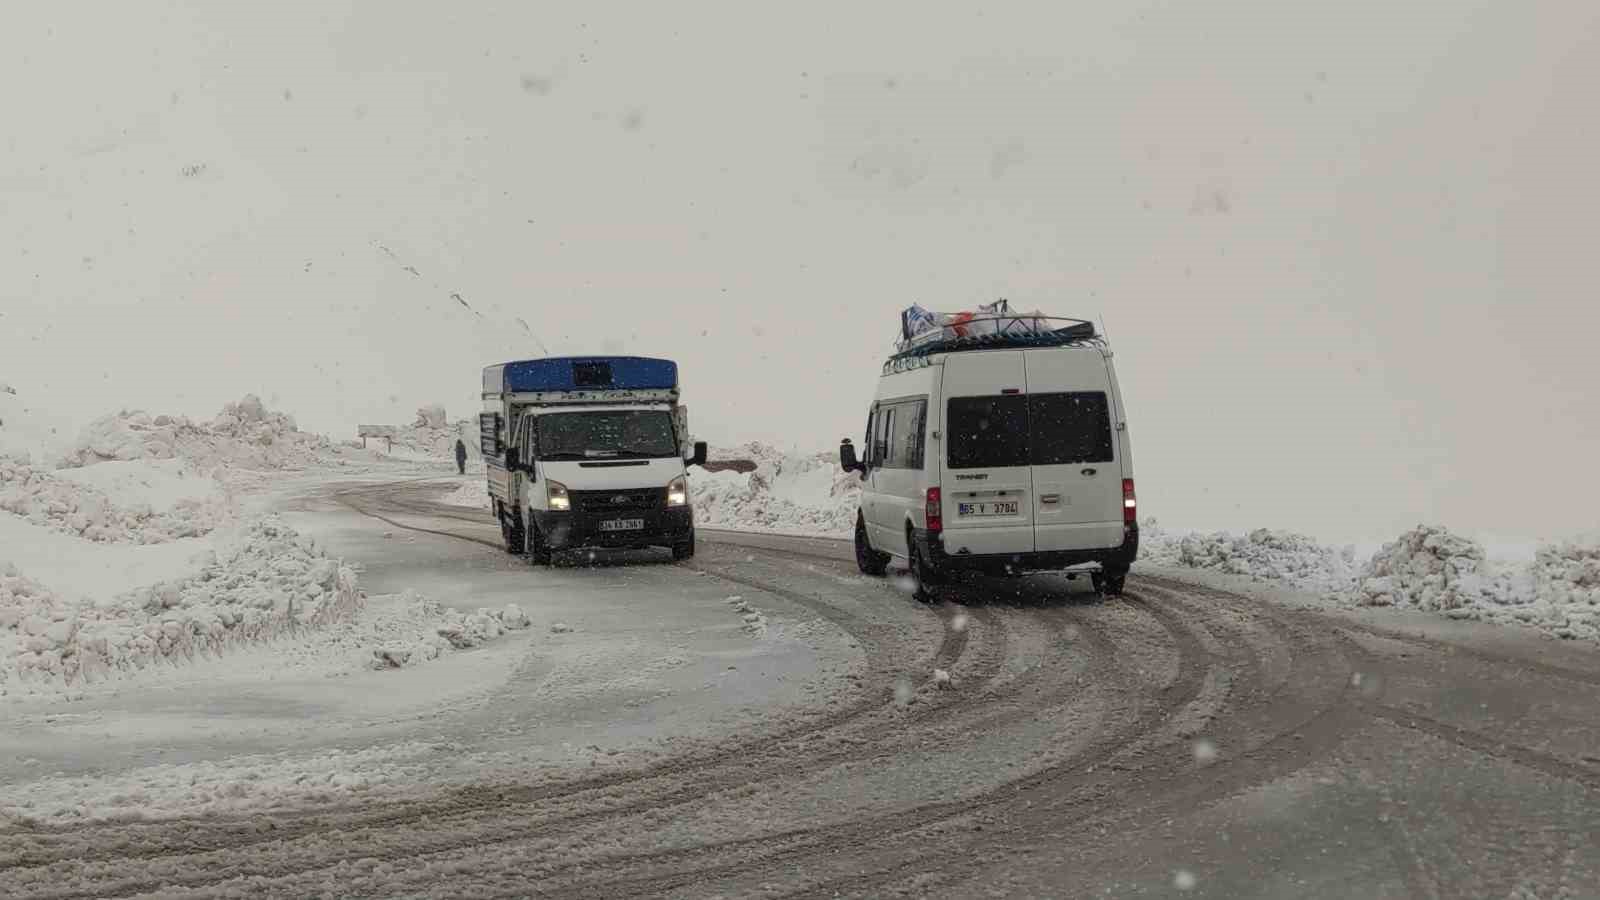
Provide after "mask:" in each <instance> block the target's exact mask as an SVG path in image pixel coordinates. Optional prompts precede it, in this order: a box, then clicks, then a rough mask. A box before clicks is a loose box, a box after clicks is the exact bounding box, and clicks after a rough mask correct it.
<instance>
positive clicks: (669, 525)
mask: <svg viewBox="0 0 1600 900" xmlns="http://www.w3.org/2000/svg"><path fill="white" fill-rule="evenodd" d="M633 519H638V520H641V521H642V522H643V525H644V527H642V528H630V529H622V530H616V529H611V528H604V527H602V525H601V523H602V522H615V521H628V520H633ZM533 521H534V524H535V525H536V526H538V528H539V535H540V537H541V538H543V539H544V542H545V546H547V547H549V548H550V549H552V550H583V549H591V548H592V549H596V550H600V549H605V550H627V549H637V548H643V547H671V546H672V545H674V544H677V543H680V542H682V541H686V540H688V539H689V535H690V534H692V533H694V510H693V509H691V508H690V507H687V506H677V507H671V508H666V509H648V510H629V511H627V512H620V513H594V512H589V511H584V510H573V511H571V512H548V511H535V512H534V513H533Z"/></svg>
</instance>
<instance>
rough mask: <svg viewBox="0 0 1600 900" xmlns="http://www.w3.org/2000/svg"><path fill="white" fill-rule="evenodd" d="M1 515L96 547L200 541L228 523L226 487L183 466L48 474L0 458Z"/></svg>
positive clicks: (147, 464) (148, 464) (117, 466)
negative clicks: (15, 516) (113, 544)
mask: <svg viewBox="0 0 1600 900" xmlns="http://www.w3.org/2000/svg"><path fill="white" fill-rule="evenodd" d="M113 497H115V498H117V499H118V500H121V501H122V502H121V503H118V502H117V501H115V500H113V499H112V498H113ZM0 510H4V511H6V512H9V513H12V514H15V515H18V516H21V517H23V518H25V519H27V520H28V521H29V522H31V523H32V524H34V525H37V526H40V527H42V528H49V529H51V530H53V531H59V532H61V533H63V534H70V535H74V536H76V537H81V538H84V539H86V540H90V541H95V542H97V543H133V544H160V543H165V542H167V541H173V540H177V539H179V538H186V537H198V536H200V535H204V534H209V533H210V532H211V531H212V530H214V529H215V528H217V527H218V526H219V525H220V524H221V523H222V522H224V521H226V520H227V518H228V506H227V500H226V497H225V496H224V495H223V493H222V490H221V485H220V484H218V482H217V481H216V480H215V479H212V478H207V477H205V476H203V475H200V474H198V473H196V472H194V471H193V469H192V468H191V467H190V466H189V465H188V464H187V463H186V462H184V461H183V460H164V461H141V462H125V463H105V464H102V465H99V466H95V467H93V468H91V469H74V470H65V471H61V472H47V471H45V470H43V469H38V468H35V467H33V466H30V465H28V464H26V463H21V462H16V461H13V460H9V459H6V458H4V457H0Z"/></svg>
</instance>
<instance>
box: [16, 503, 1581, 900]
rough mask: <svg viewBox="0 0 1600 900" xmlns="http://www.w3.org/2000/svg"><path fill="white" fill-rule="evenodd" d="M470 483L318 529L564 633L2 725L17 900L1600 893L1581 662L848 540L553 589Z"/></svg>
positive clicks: (1135, 583) (352, 551) (322, 523)
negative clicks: (857, 548)
mask: <svg viewBox="0 0 1600 900" xmlns="http://www.w3.org/2000/svg"><path fill="white" fill-rule="evenodd" d="M456 484H457V482H454V481H447V480H439V479H431V480H418V481H409V482H398V483H390V484H366V485H357V484H350V483H343V484H334V485H326V486H323V487H320V488H317V489H315V490H308V491H302V492H300V493H299V495H298V496H297V497H296V498H295V499H293V500H292V502H289V503H287V508H288V515H289V516H291V518H292V521H293V522H294V524H295V526H296V527H297V528H303V529H306V530H308V531H312V532H315V533H316V534H317V535H318V537H319V540H322V541H325V542H326V544H327V545H328V547H329V548H330V549H331V550H332V551H333V552H336V553H338V554H341V555H344V556H346V557H348V558H350V559H354V560H359V561H362V562H364V563H365V565H366V571H365V573H364V575H363V576H362V577H363V587H364V588H365V589H366V590H367V591H369V592H370V593H372V594H374V595H378V594H383V593H391V592H398V591H401V590H404V589H408V588H409V589H415V590H418V591H421V592H423V593H425V594H428V595H430V596H434V597H437V598H439V599H441V600H442V601H443V602H447V603H451V604H455V605H458V606H462V607H466V608H470V607H473V606H496V605H503V604H505V603H510V602H515V603H517V604H520V605H521V606H522V607H523V608H524V609H525V610H527V611H528V613H529V615H530V616H531V617H532V618H533V622H534V624H533V627H532V628H531V629H529V630H528V631H527V632H522V633H518V636H514V637H511V638H507V639H504V640H502V641H500V642H497V643H495V644H491V645H488V646H486V647H484V648H482V649H479V650H474V651H469V652H463V653H459V654H454V655H453V656H451V657H449V658H444V659H441V660H439V661H437V662H433V663H430V664H428V665H426V666H422V667H419V668H416V669H405V670H399V671H390V672H373V673H371V674H369V675H364V676H361V677H359V678H354V679H345V680H341V681H338V682H333V681H330V682H328V683H327V684H324V685H315V684H313V685H306V684H301V683H297V682H295V681H294V680H293V679H292V678H291V679H288V680H287V681H283V682H263V683H261V684H255V683H241V684H234V683H232V682H223V683H217V684H214V685H210V686H209V687H206V686H200V687H196V688H194V689H193V690H192V692H186V693H182V694H173V693H170V692H169V693H165V694H164V693H161V692H159V691H153V692H150V693H148V694H141V695H138V696H137V698H136V699H128V698H108V699H102V700H98V701H94V702H92V703H89V704H83V705H76V706H67V707H64V708H63V709H62V712H61V714H60V715H53V716H40V715H36V716H33V717H31V718H29V717H18V716H12V718H11V719H9V720H7V721H4V722H0V731H3V733H4V737H3V738H0V740H3V743H0V758H4V759H6V760H7V762H6V763H5V768H4V777H3V779H0V789H3V790H4V791H5V792H6V794H8V795H15V793H16V792H18V791H32V792H34V793H33V795H32V799H31V800H29V801H28V802H31V803H33V804H34V808H36V809H37V810H38V811H39V814H38V816H37V817H35V818H31V819H22V820H19V821H14V822H11V823H4V822H3V820H0V896H6V897H10V896H29V897H56V898H65V897H126V896H164V897H182V896H240V897H245V896H248V897H256V898H260V897H295V898H299V897H309V896H338V897H360V896H414V897H431V896H471V897H500V896H505V897H525V896H552V897H624V896H676V897H707V896H730V897H731V896H785V897H789V896H806V897H832V896H861V897H882V896H891V895H899V894H910V895H933V896H948V897H969V896H1026V897H1038V896H1051V897H1057V896H1118V897H1128V896H1152V897H1156V896H1178V895H1181V896H1197V897H1219V898H1222V897H1228V898H1232V897H1291V896H1292V897H1330V898H1331V897H1341V898H1342V897H1370V898H1382V897H1494V898H1506V897H1518V898H1521V897H1529V898H1532V897H1540V898H1544V897H1571V898H1579V897H1597V896H1600V750H1597V749H1596V748H1600V714H1597V710H1600V659H1597V658H1596V656H1595V654H1593V652H1592V651H1588V650H1586V649H1584V648H1579V647H1574V646H1572V645H1567V644H1560V643H1558V642H1553V641H1541V640H1537V639H1531V638H1527V637H1525V636H1522V635H1511V634H1507V633H1505V632H1504V631H1502V630H1497V629H1493V628H1488V627H1482V628H1480V627H1474V626H1471V625H1469V624H1466V623H1449V624H1448V626H1447V627H1446V626H1443V625H1441V626H1440V627H1439V628H1424V627H1422V626H1419V625H1417V624H1414V623H1413V622H1412V621H1411V620H1401V619H1398V618H1390V619H1384V618H1381V617H1376V616H1371V617H1361V618H1357V617H1343V616H1333V615H1327V614H1319V613H1313V612H1308V611H1304V610H1295V609H1290V608H1288V607H1285V606H1280V605H1277V604H1275V603H1273V602H1270V601H1269V600H1264V599H1261V598H1259V597H1246V596H1244V595H1242V594H1237V593H1231V592H1228V591H1224V590H1219V589H1217V588H1215V587H1198V586H1195V585H1191V584H1188V583H1185V582H1182V581H1177V580H1171V579H1168V578H1165V577H1158V576H1155V575H1151V574H1144V575H1139V574H1136V575H1135V577H1134V578H1132V579H1131V580H1130V581H1129V593H1128V595H1127V596H1126V597H1124V598H1121V599H1117V600H1111V601H1104V602H1102V601H1100V600H1098V599H1097V598H1095V597H1094V596H1092V595H1089V594H1087V593H1084V592H1083V591H1084V586H1083V582H1082V581H1081V580H1080V581H1078V582H1068V581H1066V580H1064V579H1060V578H1036V579H1032V580H1030V581H1027V582H1023V583H1022V584H1021V592H1020V593H1017V592H1016V586H1014V585H1010V584H1007V583H989V582H985V583H979V584H973V585H968V586H965V587H963V588H961V589H959V590H956V591H953V592H952V593H951V594H950V596H949V597H948V599H947V600H946V601H945V602H942V603H940V604H939V605H935V606H926V605H922V604H919V603H916V602H915V601H913V600H912V599H911V598H910V597H909V596H908V595H906V594H905V593H903V592H901V591H899V590H897V589H896V588H895V587H894V586H893V585H892V584H891V583H889V582H887V581H884V580H877V579H866V578H862V577H860V576H859V575H858V574H857V573H856V570H855V565H854V563H853V562H852V559H851V553H850V548H849V546H848V545H846V544H843V543H839V542H834V541H828V540H814V539H794V538H777V537H761V536H755V535H735V534H728V533H704V532H702V543H701V548H702V550H701V554H700V556H699V557H698V558H697V559H696V560H694V561H693V562H692V563H689V564H684V565H673V564H670V563H667V562H665V561H663V559H662V557H661V556H657V555H651V554H642V555H627V556H620V557H619V556H603V557H600V558H597V559H595V560H593V561H590V560H580V561H579V562H580V563H583V564H581V565H567V566H563V567H559V568H557V569H555V570H553V571H542V570H532V569H530V568H528V567H527V566H526V565H525V564H524V563H522V562H521V561H520V560H519V559H517V558H514V557H511V556H509V555H507V554H505V553H504V552H503V551H502V550H501V549H499V546H498V541H499V533H498V529H497V528H496V526H495V525H494V524H493V522H491V521H490V520H489V519H488V518H487V515H486V514H484V513H480V512H478V511H475V510H472V509H467V508H462V507H460V506H452V505H449V504H445V503H442V502H440V501H441V500H442V499H443V498H444V497H445V496H446V495H447V494H449V493H450V492H451V490H452V489H453V488H454V487H455V486H456ZM936 672H938V673H942V674H941V675H936ZM23 759H26V760H28V762H27V763H26V764H23V763H21V762H13V761H19V760H23ZM73 779H76V780H73ZM130 783H131V784H134V785H135V787H134V788H129V787H127V785H128V784H130ZM97 785H102V787H97ZM197 785H199V786H203V787H205V790H206V793H205V797H206V798H207V802H206V804H204V805H203V808H202V805H201V804H198V803H195V804H193V805H192V806H187V807H186V806H185V802H188V801H184V802H178V803H177V804H176V805H174V802H173V801H172V799H171V798H172V797H173V796H178V797H179V798H180V799H181V798H182V797H184V796H192V795H193V792H195V791H197V790H200V787H197ZM308 785H315V786H316V789H315V790H313V789H311V788H310V787H308ZM73 791H76V792H79V793H80V794H81V795H82V796H80V797H76V798H74V797H73V796H68V794H70V793H71V792H73ZM184 791H189V792H190V795H185V794H184V793H183V792H184ZM84 798H88V799H84ZM217 798H222V799H224V800H226V799H228V798H232V800H233V801H234V802H232V803H231V804H230V803H223V802H219V801H218V800H217ZM8 802H12V803H15V802H16V797H15V796H10V797H8ZM72 802H79V803H81V804H82V806H83V809H82V811H81V815H82V816H83V817H89V818H84V819H82V820H81V821H73V819H72V818H71V817H70V816H68V817H64V816H63V815H62V814H60V809H59V806H60V805H61V804H63V803H66V804H69V805H70V804H71V803H72ZM52 804H54V806H52ZM108 807H109V808H119V809H124V810H131V811H132V812H131V813H130V814H128V815H125V816H122V817H120V820H119V818H118V817H107V816H105V815H103V810H104V809H105V808H108ZM52 809H54V810H55V812H53V813H52V812H51V810H52Z"/></svg>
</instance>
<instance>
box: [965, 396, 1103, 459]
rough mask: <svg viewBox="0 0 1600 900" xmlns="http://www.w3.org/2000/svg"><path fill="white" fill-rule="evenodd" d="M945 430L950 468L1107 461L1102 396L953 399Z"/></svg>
mask: <svg viewBox="0 0 1600 900" xmlns="http://www.w3.org/2000/svg"><path fill="white" fill-rule="evenodd" d="M945 431H946V433H947V434H948V435H949V437H948V440H947V443H948V445H949V448H950V449H949V453H950V456H949V466H950V468H952V469H985V468H996V469H997V468H1004V467H1008V466H1026V465H1035V466H1059V465H1073V464H1076V463H1090V462H1112V461H1114V460H1115V459H1116V456H1115V450H1114V447H1113V444H1112V440H1111V408H1110V405H1109V403H1108V402H1107V400H1106V395H1105V393H1104V392H1100V391H1085V392H1080V393H1070V394H1032V395H1028V396H1022V395H1015V396H1012V395H1003V396H998V397H954V398H951V400H950V408H949V413H948V415H947V416H946V421H945Z"/></svg>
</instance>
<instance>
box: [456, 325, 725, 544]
mask: <svg viewBox="0 0 1600 900" xmlns="http://www.w3.org/2000/svg"><path fill="white" fill-rule="evenodd" d="M679 396H680V395H679V389H678V364H677V363H675V362H673V361H671V360H666V359H649V358H646V357H639V356H583V357H549V358H544V359H527V360H517V361H514V362H508V363H502V364H500V365H495V366H489V367H488V368H486V369H484V370H483V404H484V406H483V413H482V414H481V415H480V416H479V426H480V432H481V442H482V449H483V457H484V462H485V463H486V464H487V467H488V473H489V494H490V496H491V497H492V498H493V500H494V509H495V514H496V516H497V517H498V518H499V520H500V531H501V534H502V535H503V536H504V537H505V542H506V549H507V550H508V551H509V552H511V553H525V554H527V557H528V560H529V562H531V563H533V564H535V565H549V564H550V563H551V560H552V557H553V555H554V554H555V553H556V552H557V551H562V550H578V549H584V548H614V549H626V548H643V547H665V548H667V549H669V550H671V551H672V555H673V558H674V559H679V560H682V559H688V558H689V557H691V556H693V555H694V510H693V509H692V508H691V506H690V503H689V483H688V467H689V466H691V465H700V464H703V463H704V462H705V459H706V445H705V444H704V443H696V444H694V445H693V447H692V448H691V447H689V446H688V416H687V412H686V410H685V409H684V407H682V406H681V405H679V402H678V401H679Z"/></svg>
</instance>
